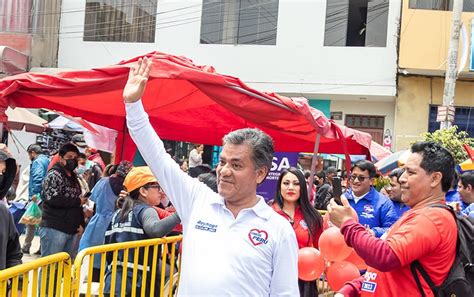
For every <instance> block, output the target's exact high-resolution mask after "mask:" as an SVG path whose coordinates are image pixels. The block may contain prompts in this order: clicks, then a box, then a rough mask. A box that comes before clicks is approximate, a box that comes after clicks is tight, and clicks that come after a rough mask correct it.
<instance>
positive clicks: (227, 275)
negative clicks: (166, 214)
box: [126, 101, 299, 297]
mask: <svg viewBox="0 0 474 297" xmlns="http://www.w3.org/2000/svg"><path fill="white" fill-rule="evenodd" d="M126 110H127V125H128V129H129V131H130V135H131V136H132V138H133V140H134V141H135V143H136V144H137V146H138V148H139V150H140V153H141V154H142V156H143V158H144V160H145V161H146V162H147V164H148V165H149V166H150V169H151V170H152V172H153V173H154V174H155V176H156V177H157V179H158V181H159V182H160V185H161V186H162V188H163V189H164V191H165V192H166V194H167V195H168V197H170V200H171V202H172V203H173V205H174V207H175V208H176V211H177V212H178V214H179V216H180V218H181V221H182V224H183V233H184V240H183V257H182V266H181V279H180V284H179V289H178V294H179V296H203V297H204V296H292V297H293V296H299V290H298V282H297V280H298V268H297V257H298V245H297V242H296V236H295V233H294V231H293V229H292V228H291V225H290V224H288V221H287V220H285V219H284V218H283V217H282V216H280V215H279V214H277V213H276V212H275V211H273V210H272V209H271V208H270V207H269V206H268V205H267V204H266V203H265V201H264V200H263V198H261V197H259V201H258V203H257V204H256V205H255V206H254V207H252V208H249V209H243V210H241V211H240V212H239V214H238V215H237V218H234V216H233V214H232V213H231V211H230V210H228V209H227V208H226V206H225V203H224V199H223V198H222V197H221V196H220V195H218V194H216V193H214V192H213V191H212V190H211V189H210V188H208V187H207V186H206V185H204V184H203V183H201V182H199V181H198V180H197V179H194V178H191V177H189V176H188V175H187V174H186V173H184V172H183V171H182V170H181V169H180V168H179V165H178V164H177V163H176V162H175V161H174V160H173V159H172V158H171V157H170V156H169V155H168V154H167V153H166V152H165V149H164V146H163V143H162V141H161V140H160V139H159V137H158V136H157V135H156V133H155V131H154V130H153V128H152V126H151V125H150V123H149V120H148V115H147V114H146V113H145V111H144V109H143V105H142V103H141V101H138V102H136V103H131V104H126Z"/></svg>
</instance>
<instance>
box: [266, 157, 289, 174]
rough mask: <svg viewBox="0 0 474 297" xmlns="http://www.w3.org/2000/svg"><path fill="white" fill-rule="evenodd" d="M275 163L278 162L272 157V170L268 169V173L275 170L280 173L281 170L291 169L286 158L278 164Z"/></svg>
mask: <svg viewBox="0 0 474 297" xmlns="http://www.w3.org/2000/svg"><path fill="white" fill-rule="evenodd" d="M276 162H278V158H277V157H273V161H272V168H271V169H270V171H275V170H277V171H282V170H283V169H288V168H290V167H291V166H290V161H289V160H288V158H287V157H283V158H282V159H281V161H280V162H279V163H276Z"/></svg>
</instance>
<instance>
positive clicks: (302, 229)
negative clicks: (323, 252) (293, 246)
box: [272, 203, 322, 249]
mask: <svg viewBox="0 0 474 297" xmlns="http://www.w3.org/2000/svg"><path fill="white" fill-rule="evenodd" d="M272 208H273V210H275V211H276V212H277V213H279V214H280V215H282V216H283V217H284V218H285V219H287V220H288V221H289V222H290V223H292V226H293V230H295V234H296V240H297V241H298V248H300V249H301V248H304V247H314V248H318V241H319V236H321V233H322V230H314V231H313V234H314V238H313V240H311V238H310V234H309V229H308V225H307V224H306V222H305V220H304V218H303V213H302V212H301V208H300V206H297V207H296V209H295V215H294V218H293V220H292V219H291V218H290V216H289V215H287V214H286V213H284V212H283V211H282V210H281V209H280V206H278V203H273V204H272Z"/></svg>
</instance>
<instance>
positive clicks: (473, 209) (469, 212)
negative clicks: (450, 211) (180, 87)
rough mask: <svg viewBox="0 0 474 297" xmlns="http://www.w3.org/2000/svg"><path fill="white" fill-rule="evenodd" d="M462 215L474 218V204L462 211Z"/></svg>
mask: <svg viewBox="0 0 474 297" xmlns="http://www.w3.org/2000/svg"><path fill="white" fill-rule="evenodd" d="M461 213H462V214H464V215H466V216H468V217H471V218H474V203H471V204H469V206H468V207H466V208H465V209H464V210H463V211H461Z"/></svg>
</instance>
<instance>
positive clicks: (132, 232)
mask: <svg viewBox="0 0 474 297" xmlns="http://www.w3.org/2000/svg"><path fill="white" fill-rule="evenodd" d="M149 207H151V206H148V205H146V204H144V203H137V204H135V206H134V207H133V209H132V210H131V211H130V212H129V213H128V216H127V217H126V218H125V221H124V222H120V218H119V215H120V212H121V210H117V211H116V212H115V213H114V214H113V215H112V219H111V222H110V225H109V226H108V229H107V232H106V233H105V243H117V242H128V241H135V240H142V239H147V238H148V237H147V235H146V234H145V231H143V225H142V222H141V219H140V217H141V214H142V212H143V211H144V210H145V209H147V208H149ZM109 254H110V255H109ZM109 254H108V255H107V256H106V257H107V270H106V273H105V280H104V293H107V294H110V292H111V285H112V255H111V253H109ZM134 258H135V253H130V254H129V255H128V258H127V263H125V261H124V260H125V259H124V251H123V250H121V251H119V252H118V255H117V261H118V264H119V265H117V274H116V277H115V280H116V283H115V295H116V296H119V295H120V290H121V289H122V277H123V276H122V273H123V267H125V266H126V267H128V269H127V277H126V279H125V281H126V287H125V288H126V289H125V292H126V294H127V296H129V294H130V293H131V291H132V286H136V287H137V292H140V290H141V286H142V276H143V271H142V270H143V266H141V267H142V268H141V269H140V268H138V269H139V270H140V271H138V273H137V276H136V277H137V279H136V282H135V283H133V267H134V260H135V259H134ZM152 258H153V257H151V256H150V257H148V259H147V261H148V263H145V264H147V265H149V267H150V268H151V267H152V266H151V264H152V263H151V262H152ZM144 260H145V259H144V254H143V249H139V252H138V263H139V264H140V265H143V264H144V262H143V261H144ZM157 264H158V263H157ZM157 267H161V265H160V266H157ZM157 270H158V269H157ZM157 274H158V273H157ZM148 277H151V275H149V276H148ZM156 279H157V280H159V279H160V278H159V277H158V275H157V276H156ZM148 280H151V278H148ZM150 283H151V282H150V281H148V284H150ZM158 287H159V286H158ZM155 288H157V286H156V285H155ZM147 289H149V288H147ZM155 291H158V292H159V290H155ZM147 293H148V294H145V296H150V292H147Z"/></svg>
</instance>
